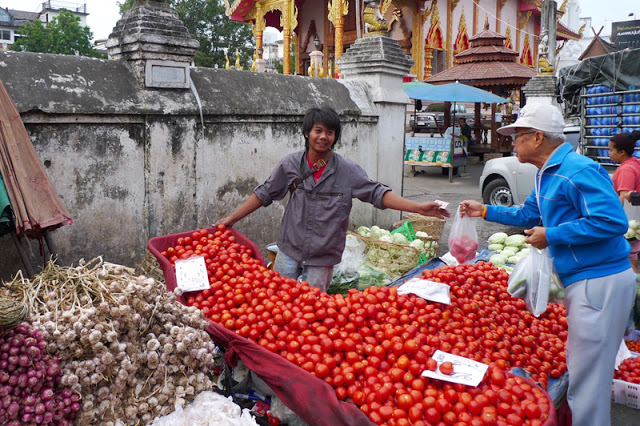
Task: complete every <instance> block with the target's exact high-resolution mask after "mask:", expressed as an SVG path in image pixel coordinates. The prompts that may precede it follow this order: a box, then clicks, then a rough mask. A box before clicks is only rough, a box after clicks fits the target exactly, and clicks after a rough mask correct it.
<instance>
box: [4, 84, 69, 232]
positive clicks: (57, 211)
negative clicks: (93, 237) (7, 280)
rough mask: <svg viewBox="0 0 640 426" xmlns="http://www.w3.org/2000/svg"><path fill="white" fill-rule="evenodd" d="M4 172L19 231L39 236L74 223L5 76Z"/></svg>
mask: <svg viewBox="0 0 640 426" xmlns="http://www.w3.org/2000/svg"><path fill="white" fill-rule="evenodd" d="M0 172H1V173H2V178H3V179H4V185H5V187H6V189H7V194H8V195H9V201H10V202H11V208H12V209H13V214H14V216H15V222H16V223H15V225H16V231H17V232H18V233H21V232H25V233H26V234H27V235H28V236H30V237H37V236H39V235H41V234H42V233H43V232H44V231H46V230H52V229H55V228H58V227H60V226H63V225H70V224H71V223H73V220H72V219H71V216H69V213H68V212H67V210H66V209H65V208H64V206H63V205H62V201H60V198H59V197H58V193H57V192H56V190H55V188H54V187H53V185H52V184H51V182H50V181H49V178H48V177H47V174H46V172H45V170H44V167H43V165H42V162H41V161H40V158H39V157H38V154H37V153H36V150H35V148H34V147H33V144H32V143H31V140H30V139H29V135H28V134H27V129H25V127H24V124H23V123H22V119H21V118H20V113H19V112H18V108H16V105H15V104H14V103H13V99H11V96H9V93H8V92H7V89H6V88H5V86H4V83H3V82H2V81H1V80H0Z"/></svg>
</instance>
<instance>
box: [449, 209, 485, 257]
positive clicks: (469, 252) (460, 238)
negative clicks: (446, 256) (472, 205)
mask: <svg viewBox="0 0 640 426" xmlns="http://www.w3.org/2000/svg"><path fill="white" fill-rule="evenodd" d="M448 243H449V251H450V252H451V255H452V256H453V257H455V258H456V260H457V261H458V263H467V262H470V261H472V260H473V259H474V258H475V257H476V250H477V249H478V234H477V233H476V221H475V218H472V217H469V216H465V217H462V216H460V207H458V210H457V211H456V215H455V217H454V219H453V224H452V225H451V232H450V233H449V240H448Z"/></svg>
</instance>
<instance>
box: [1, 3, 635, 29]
mask: <svg viewBox="0 0 640 426" xmlns="http://www.w3.org/2000/svg"><path fill="white" fill-rule="evenodd" d="M556 1H557V3H558V4H559V5H560V4H562V0H556ZM52 3H53V4H54V5H68V7H69V8H72V7H73V8H75V7H77V6H81V5H82V4H86V5H87V13H89V16H88V17H87V25H89V27H90V28H91V31H92V32H93V37H94V39H102V38H107V37H108V36H109V34H110V33H111V30H112V29H113V27H114V26H115V25H116V22H117V21H118V19H120V14H119V13H118V5H117V3H116V0H85V1H77V2H74V1H57V0H52ZM41 4H42V0H0V7H3V8H4V7H8V8H9V9H18V10H26V11H28V12H38V11H40V6H41ZM579 4H580V9H582V13H581V17H588V16H590V17H591V18H592V22H593V28H594V29H595V30H596V31H598V29H600V27H601V26H603V25H604V26H605V29H604V31H603V35H604V34H610V33H611V23H612V22H618V21H626V20H630V19H640V1H638V0H607V1H602V0H579ZM630 13H634V14H635V16H633V17H629V14H630ZM587 30H589V29H588V28H587ZM585 35H591V32H590V31H588V32H585Z"/></svg>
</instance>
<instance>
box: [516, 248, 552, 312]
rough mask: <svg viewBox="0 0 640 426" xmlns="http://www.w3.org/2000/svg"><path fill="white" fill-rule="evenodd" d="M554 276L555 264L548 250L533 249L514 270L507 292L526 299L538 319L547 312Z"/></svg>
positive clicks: (528, 307) (530, 310)
mask: <svg viewBox="0 0 640 426" xmlns="http://www.w3.org/2000/svg"><path fill="white" fill-rule="evenodd" d="M552 274H553V262H552V261H551V256H550V255H549V251H548V249H543V250H539V249H536V248H534V247H531V250H530V251H529V254H527V255H526V256H525V257H524V258H523V259H522V260H520V262H518V263H517V264H516V266H515V268H513V271H512V272H511V275H510V276H509V285H508V287H507V292H508V293H509V294H510V295H512V296H514V297H519V298H522V299H524V301H525V303H526V305H527V309H528V310H529V312H531V313H532V314H533V315H534V316H536V317H538V316H540V315H541V314H543V313H544V312H545V311H546V310H547V303H548V302H549V292H550V291H551V279H552Z"/></svg>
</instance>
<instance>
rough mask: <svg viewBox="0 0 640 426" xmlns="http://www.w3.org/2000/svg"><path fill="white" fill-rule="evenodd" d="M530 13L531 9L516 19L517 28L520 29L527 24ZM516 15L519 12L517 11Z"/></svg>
mask: <svg viewBox="0 0 640 426" xmlns="http://www.w3.org/2000/svg"><path fill="white" fill-rule="evenodd" d="M531 13H532V11H531V10H530V11H528V12H527V14H526V15H525V16H521V17H520V20H519V21H518V29H519V30H521V29H523V28H524V27H525V25H527V24H528V23H529V18H531ZM518 15H520V13H518Z"/></svg>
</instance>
